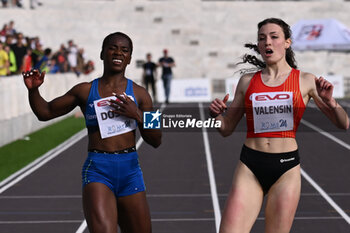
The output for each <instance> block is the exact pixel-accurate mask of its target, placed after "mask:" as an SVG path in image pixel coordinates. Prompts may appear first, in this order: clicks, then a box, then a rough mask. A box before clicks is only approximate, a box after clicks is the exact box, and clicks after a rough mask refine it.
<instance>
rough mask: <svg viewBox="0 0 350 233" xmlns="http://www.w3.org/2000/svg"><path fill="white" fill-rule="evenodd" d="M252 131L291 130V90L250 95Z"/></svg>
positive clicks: (292, 124) (292, 123) (292, 125)
mask: <svg viewBox="0 0 350 233" xmlns="http://www.w3.org/2000/svg"><path fill="white" fill-rule="evenodd" d="M251 100H252V105H253V117H254V132H255V133H264V132H278V131H289V130H293V127H294V120H293V92H263V93H253V94H252V95H251Z"/></svg>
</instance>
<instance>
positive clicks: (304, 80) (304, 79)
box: [300, 71, 316, 96]
mask: <svg viewBox="0 0 350 233" xmlns="http://www.w3.org/2000/svg"><path fill="white" fill-rule="evenodd" d="M315 79H316V76H315V75H314V74H312V73H308V72H302V71H301V72H300V89H301V92H302V94H303V96H304V95H305V94H309V95H310V94H311V93H312V92H313V91H314V90H316V89H315V88H316V86H315Z"/></svg>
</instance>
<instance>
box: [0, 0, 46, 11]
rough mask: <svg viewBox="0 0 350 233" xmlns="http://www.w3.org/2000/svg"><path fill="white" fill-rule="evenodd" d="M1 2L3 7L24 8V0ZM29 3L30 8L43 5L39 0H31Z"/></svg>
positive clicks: (2, 0) (3, 0) (5, 0)
mask: <svg viewBox="0 0 350 233" xmlns="http://www.w3.org/2000/svg"><path fill="white" fill-rule="evenodd" d="M1 4H2V7H3V8H8V7H18V8H23V3H22V0H1ZM29 4H30V9H35V7H38V6H42V5H43V4H42V3H41V2H40V1H38V0H30V1H29Z"/></svg>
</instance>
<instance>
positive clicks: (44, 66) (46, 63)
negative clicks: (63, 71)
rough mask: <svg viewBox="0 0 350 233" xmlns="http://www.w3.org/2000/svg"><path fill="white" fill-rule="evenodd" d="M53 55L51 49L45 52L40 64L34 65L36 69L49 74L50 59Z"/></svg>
mask: <svg viewBox="0 0 350 233" xmlns="http://www.w3.org/2000/svg"><path fill="white" fill-rule="evenodd" d="M50 55H51V49H50V48H47V49H45V51H44V55H43V56H42V57H41V59H40V60H39V62H37V63H36V64H35V65H34V69H38V70H39V71H40V72H43V71H46V72H47V73H48V72H49V59H50Z"/></svg>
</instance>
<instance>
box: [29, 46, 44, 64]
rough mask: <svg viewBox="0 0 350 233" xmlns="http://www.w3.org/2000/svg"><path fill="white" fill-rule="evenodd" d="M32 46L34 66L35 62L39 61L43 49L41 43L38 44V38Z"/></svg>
mask: <svg viewBox="0 0 350 233" xmlns="http://www.w3.org/2000/svg"><path fill="white" fill-rule="evenodd" d="M34 41H35V45H34V48H33V47H32V49H33V51H32V63H33V67H36V65H37V63H38V62H39V60H40V58H41V57H42V56H43V55H44V51H43V49H42V45H41V44H40V41H39V40H35V39H34Z"/></svg>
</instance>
